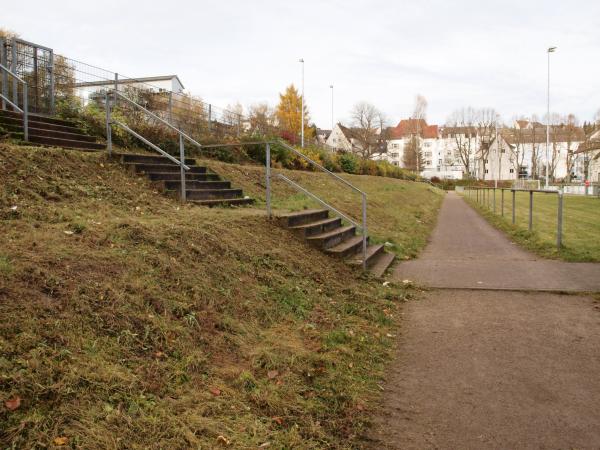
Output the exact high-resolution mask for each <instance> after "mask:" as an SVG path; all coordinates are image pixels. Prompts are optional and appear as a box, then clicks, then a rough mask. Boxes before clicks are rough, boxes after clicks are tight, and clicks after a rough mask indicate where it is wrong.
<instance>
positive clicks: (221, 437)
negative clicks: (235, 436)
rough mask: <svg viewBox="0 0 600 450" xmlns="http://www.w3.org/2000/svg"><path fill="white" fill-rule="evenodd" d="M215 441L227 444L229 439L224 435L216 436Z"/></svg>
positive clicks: (229, 442)
mask: <svg viewBox="0 0 600 450" xmlns="http://www.w3.org/2000/svg"><path fill="white" fill-rule="evenodd" d="M217 442H218V443H219V444H221V445H229V444H231V441H230V440H229V439H227V438H226V437H225V436H217Z"/></svg>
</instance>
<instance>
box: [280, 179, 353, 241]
mask: <svg viewBox="0 0 600 450" xmlns="http://www.w3.org/2000/svg"><path fill="white" fill-rule="evenodd" d="M277 177H278V178H281V179H282V180H283V181H285V182H286V183H288V184H290V185H292V186H293V187H295V188H296V189H298V190H299V191H301V192H303V193H305V194H306V195H308V196H309V197H311V198H312V199H314V200H316V201H317V202H319V203H320V204H321V205H323V206H324V207H325V208H327V209H329V210H331V211H333V212H334V213H336V214H337V215H338V216H341V217H342V218H343V219H345V220H347V221H348V222H350V223H351V224H352V225H354V226H355V227H357V228H360V229H362V226H361V225H360V224H358V223H356V222H355V221H354V220H353V219H351V218H350V217H348V216H347V215H345V214H344V213H342V212H341V211H339V210H338V209H336V208H334V207H333V206H331V205H330V204H329V203H327V202H324V201H323V200H321V199H320V198H319V197H317V196H316V195H315V194H313V193H312V192H310V191H309V190H307V189H305V188H303V187H302V186H300V185H299V184H298V183H296V182H295V181H292V180H290V179H289V178H288V177H286V176H285V175H282V174H277Z"/></svg>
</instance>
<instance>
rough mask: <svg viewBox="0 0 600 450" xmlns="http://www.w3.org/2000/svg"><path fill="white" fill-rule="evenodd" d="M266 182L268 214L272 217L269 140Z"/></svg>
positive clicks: (269, 145) (266, 156)
mask: <svg viewBox="0 0 600 450" xmlns="http://www.w3.org/2000/svg"><path fill="white" fill-rule="evenodd" d="M265 177H266V180H265V184H266V186H267V195H266V197H267V216H268V217H269V219H270V218H271V144H269V143H268V142H267V151H266V155H265Z"/></svg>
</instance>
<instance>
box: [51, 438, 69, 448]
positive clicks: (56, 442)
mask: <svg viewBox="0 0 600 450" xmlns="http://www.w3.org/2000/svg"><path fill="white" fill-rule="evenodd" d="M68 441H69V439H68V438H66V437H65V436H59V437H55V438H54V441H53V442H54V445H60V446H62V445H67V442H68Z"/></svg>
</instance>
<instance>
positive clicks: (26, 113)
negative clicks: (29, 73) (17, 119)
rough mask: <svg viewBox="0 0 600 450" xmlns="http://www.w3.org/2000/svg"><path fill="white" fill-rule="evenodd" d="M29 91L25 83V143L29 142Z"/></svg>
mask: <svg viewBox="0 0 600 450" xmlns="http://www.w3.org/2000/svg"><path fill="white" fill-rule="evenodd" d="M28 96H29V89H28V88H27V83H23V135H24V137H25V141H28V140H29V117H28V114H29V113H28V110H29V100H28Z"/></svg>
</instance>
